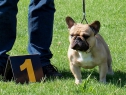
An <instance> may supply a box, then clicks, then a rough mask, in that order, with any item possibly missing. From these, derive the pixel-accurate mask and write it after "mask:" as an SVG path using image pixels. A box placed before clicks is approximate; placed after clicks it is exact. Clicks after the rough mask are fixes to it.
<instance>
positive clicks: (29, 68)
mask: <svg viewBox="0 0 126 95" xmlns="http://www.w3.org/2000/svg"><path fill="white" fill-rule="evenodd" d="M20 69H21V71H23V70H24V69H27V72H28V77H29V81H30V82H36V79H35V74H34V70H33V66H32V62H31V59H26V60H25V62H24V63H23V64H22V65H20Z"/></svg>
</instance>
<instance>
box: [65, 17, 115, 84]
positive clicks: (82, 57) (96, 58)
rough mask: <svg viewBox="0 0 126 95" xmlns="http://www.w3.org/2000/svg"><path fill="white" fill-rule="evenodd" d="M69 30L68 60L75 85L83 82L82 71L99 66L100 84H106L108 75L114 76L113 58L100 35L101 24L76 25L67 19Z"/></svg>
mask: <svg viewBox="0 0 126 95" xmlns="http://www.w3.org/2000/svg"><path fill="white" fill-rule="evenodd" d="M66 23H67V25H68V29H69V42H70V45H69V49H68V59H69V62H70V70H71V72H72V73H73V75H74V77H75V83H76V84H79V83H81V82H82V79H81V70H80V68H81V67H83V68H85V69H92V68H94V67H95V66H99V77H100V82H104V83H106V74H107V73H108V74H111V75H113V74H114V73H113V70H112V66H111V62H112V58H111V54H110V50H109V48H108V45H107V44H106V42H105V41H104V39H103V38H102V36H101V35H100V34H98V32H99V30H100V22H99V21H94V22H93V23H91V24H81V23H75V21H74V20H73V19H72V18H71V17H66Z"/></svg>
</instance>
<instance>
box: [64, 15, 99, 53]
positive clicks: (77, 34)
mask: <svg viewBox="0 0 126 95" xmlns="http://www.w3.org/2000/svg"><path fill="white" fill-rule="evenodd" d="M66 23H67V25H68V29H69V34H70V36H69V41H70V46H71V48H72V49H74V50H77V51H84V52H86V51H87V50H88V49H90V48H92V47H93V46H94V43H95V42H96V41H95V39H96V38H95V35H96V34H97V33H98V32H99V28H100V22H99V21H95V22H93V23H92V24H90V25H88V24H79V23H75V21H74V20H73V19H72V18H71V17H66Z"/></svg>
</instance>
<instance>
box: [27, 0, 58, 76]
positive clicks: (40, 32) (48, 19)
mask: <svg viewBox="0 0 126 95" xmlns="http://www.w3.org/2000/svg"><path fill="white" fill-rule="evenodd" d="M54 12H55V7H54V0H31V2H30V5H29V15H28V28H29V44H28V52H29V54H39V55H40V60H41V65H42V67H43V71H44V73H45V75H47V76H48V75H50V74H51V75H54V76H55V75H56V76H58V75H60V74H59V73H58V72H56V70H55V69H54V68H53V67H52V65H51V64H50V59H51V58H52V53H51V51H50V45H51V42H52V35H53V20H54ZM46 68H49V69H53V70H48V69H46ZM53 71H55V72H53ZM52 72H53V73H52ZM47 73H48V74H47Z"/></svg>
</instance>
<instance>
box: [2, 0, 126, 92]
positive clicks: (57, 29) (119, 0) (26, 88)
mask: <svg viewBox="0 0 126 95" xmlns="http://www.w3.org/2000/svg"><path fill="white" fill-rule="evenodd" d="M85 3H86V19H87V21H88V23H92V22H93V21H94V20H99V21H100V23H101V28H100V32H99V33H100V34H101V35H102V36H103V37H104V39H105V40H106V42H107V44H108V46H109V48H110V51H111V55H112V59H113V62H112V66H113V70H114V75H113V76H110V75H107V83H106V84H103V83H99V81H98V78H99V74H98V67H96V68H94V69H91V70H90V69H82V78H83V83H82V84H80V85H76V84H75V83H74V77H73V75H72V73H71V72H70V69H69V62H68V58H67V49H68V46H69V42H68V29H67V25H66V22H65V17H66V16H71V17H72V18H73V19H74V20H75V21H76V22H79V23H80V22H81V20H82V18H83V12H82V8H83V5H82V0H55V7H56V12H55V20H54V34H53V41H52V45H51V51H52V53H53V58H52V59H51V62H52V64H53V65H55V66H56V67H57V68H58V70H59V72H61V73H62V74H63V77H62V78H60V79H47V80H46V81H45V82H43V81H41V82H39V83H38V82H37V83H29V84H23V85H21V84H16V83H15V81H8V82H4V81H3V80H2V78H1V80H0V95H126V8H125V5H126V2H125V0H116V1H115V0H85ZM28 4H29V0H20V1H19V3H18V6H19V12H18V14H17V19H18V22H17V39H16V42H15V44H14V47H13V49H12V50H11V51H10V52H8V54H10V55H11V56H12V55H25V54H28V52H27V43H28V29H27V22H28V20H27V18H28V17H27V13H28ZM83 23H85V22H83ZM45 42H46V39H45ZM90 74H91V76H90ZM89 76H90V77H89Z"/></svg>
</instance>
